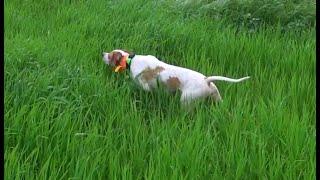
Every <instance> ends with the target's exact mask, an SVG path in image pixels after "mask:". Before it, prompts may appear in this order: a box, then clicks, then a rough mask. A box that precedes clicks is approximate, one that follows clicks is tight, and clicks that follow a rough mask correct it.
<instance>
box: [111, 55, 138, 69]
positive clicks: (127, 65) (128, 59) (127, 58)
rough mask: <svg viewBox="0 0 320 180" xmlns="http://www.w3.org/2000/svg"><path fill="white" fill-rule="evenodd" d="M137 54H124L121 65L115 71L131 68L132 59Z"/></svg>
mask: <svg viewBox="0 0 320 180" xmlns="http://www.w3.org/2000/svg"><path fill="white" fill-rule="evenodd" d="M134 56H135V54H130V55H129V56H123V57H122V58H121V60H120V63H119V65H118V66H117V67H116V68H115V70H114V72H119V71H124V70H125V69H130V65H131V63H132V59H133V58H134Z"/></svg>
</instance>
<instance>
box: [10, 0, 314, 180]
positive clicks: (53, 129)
mask: <svg viewBox="0 0 320 180" xmlns="http://www.w3.org/2000/svg"><path fill="white" fill-rule="evenodd" d="M168 2H169V1H142V0H121V1H120V0H119V1H96V0H91V1H62V0H60V1H49V0H44V1H33V0H28V1H27V0H25V1H21V0H6V1H5V12H4V14H5V19H4V21H5V27H4V30H5V39H4V40H5V42H4V44H5V51H4V52H5V54H4V56H5V62H4V64H5V77H4V78H5V87H4V90H5V115H4V116H5V122H4V125H5V131H4V134H5V138H4V145H5V146H4V148H5V155H4V156H5V167H4V168H5V179H141V178H143V179H168V178H169V179H315V166H316V165H315V164H316V163H315V161H316V160H315V157H316V155H315V145H316V142H315V137H316V130H315V59H316V58H315V56H316V54H315V30H314V29H313V28H311V29H309V30H306V31H304V32H299V33H297V32H291V31H285V32H284V31H282V30H281V28H274V27H276V26H266V27H265V28H263V29H260V30H259V31H255V32H254V33H250V32H249V31H246V30H239V29H237V28H234V27H233V26H229V25H228V24H226V22H225V21H216V20H212V18H211V17H210V16H189V15H186V14H185V13H184V12H183V11H184V8H182V7H181V8H179V7H178V6H175V8H173V6H172V3H168ZM222 22H223V23H222ZM117 48H123V49H128V50H133V51H134V52H136V53H137V54H152V55H155V56H157V57H159V58H161V59H163V60H164V61H165V62H168V63H170V64H175V65H179V66H183V67H187V68H190V69H194V70H197V71H199V72H202V73H204V74H206V75H223V76H229V77H234V78H238V77H242V76H246V75H249V76H251V79H250V80H248V81H246V82H243V83H239V84H229V83H225V82H217V83H216V84H217V86H218V88H219V90H220V92H221V95H222V98H223V99H224V102H223V103H222V104H220V105H218V106H215V105H214V104H211V103H207V104H203V103H201V104H199V106H198V107H197V108H196V110H195V112H194V113H193V114H188V113H185V112H184V111H183V110H182V109H180V108H179V107H180V104H179V96H174V97H173V98H172V96H170V95H168V94H165V93H161V92H155V93H145V92H143V91H142V90H140V89H139V88H137V87H136V86H135V85H134V84H133V83H132V81H130V80H129V78H128V73H124V74H115V73H113V72H111V71H110V69H109V68H108V67H107V66H106V65H104V64H103V62H102V59H101V55H100V54H101V52H102V51H110V50H112V49H117Z"/></svg>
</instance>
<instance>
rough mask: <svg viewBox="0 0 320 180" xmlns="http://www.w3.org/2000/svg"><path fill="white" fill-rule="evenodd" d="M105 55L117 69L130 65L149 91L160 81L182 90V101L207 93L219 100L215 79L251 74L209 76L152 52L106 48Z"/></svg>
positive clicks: (138, 82) (131, 70)
mask: <svg viewBox="0 0 320 180" xmlns="http://www.w3.org/2000/svg"><path fill="white" fill-rule="evenodd" d="M102 59H103V61H104V62H105V63H106V64H108V65H110V66H112V67H114V68H115V72H118V71H122V70H125V69H129V70H130V75H131V77H132V79H134V81H135V82H136V83H137V84H139V85H140V86H141V87H142V88H143V89H144V90H146V91H151V90H152V89H155V88H158V86H159V84H162V85H164V86H165V87H166V89H168V90H169V91H177V90H180V91H181V93H182V94H181V103H182V104H183V105H186V104H189V103H190V102H192V101H193V100H196V99H200V98H207V97H212V98H213V99H214V100H215V102H219V101H221V96H220V93H219V90H218V88H217V87H216V85H215V84H214V83H213V82H214V81H228V82H240V81H243V80H246V79H248V78H249V77H248V76H247V77H243V78H240V79H231V78H227V77H223V76H208V77H207V76H205V75H203V74H201V73H198V72H196V71H193V70H190V69H186V68H182V67H178V66H174V65H170V64H166V63H164V62H162V61H160V60H158V59H157V58H156V57H154V56H151V55H134V54H132V53H129V52H127V51H124V50H113V51H112V52H110V53H105V52H103V53H102Z"/></svg>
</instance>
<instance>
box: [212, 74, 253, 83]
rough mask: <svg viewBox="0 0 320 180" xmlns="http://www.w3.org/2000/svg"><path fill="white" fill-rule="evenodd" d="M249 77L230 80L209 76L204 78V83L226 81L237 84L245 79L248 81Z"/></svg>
mask: <svg viewBox="0 0 320 180" xmlns="http://www.w3.org/2000/svg"><path fill="white" fill-rule="evenodd" d="M249 78H250V77H249V76H247V77H243V78H240V79H232V78H227V77H223V76H209V77H207V78H206V81H207V82H212V81H228V82H234V83H237V82H241V81H244V80H246V79H249Z"/></svg>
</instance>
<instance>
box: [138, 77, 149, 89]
mask: <svg viewBox="0 0 320 180" xmlns="http://www.w3.org/2000/svg"><path fill="white" fill-rule="evenodd" d="M138 84H139V85H140V86H141V87H142V89H143V90H145V91H151V88H150V86H149V84H148V83H146V82H144V81H143V80H142V79H141V78H138Z"/></svg>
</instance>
